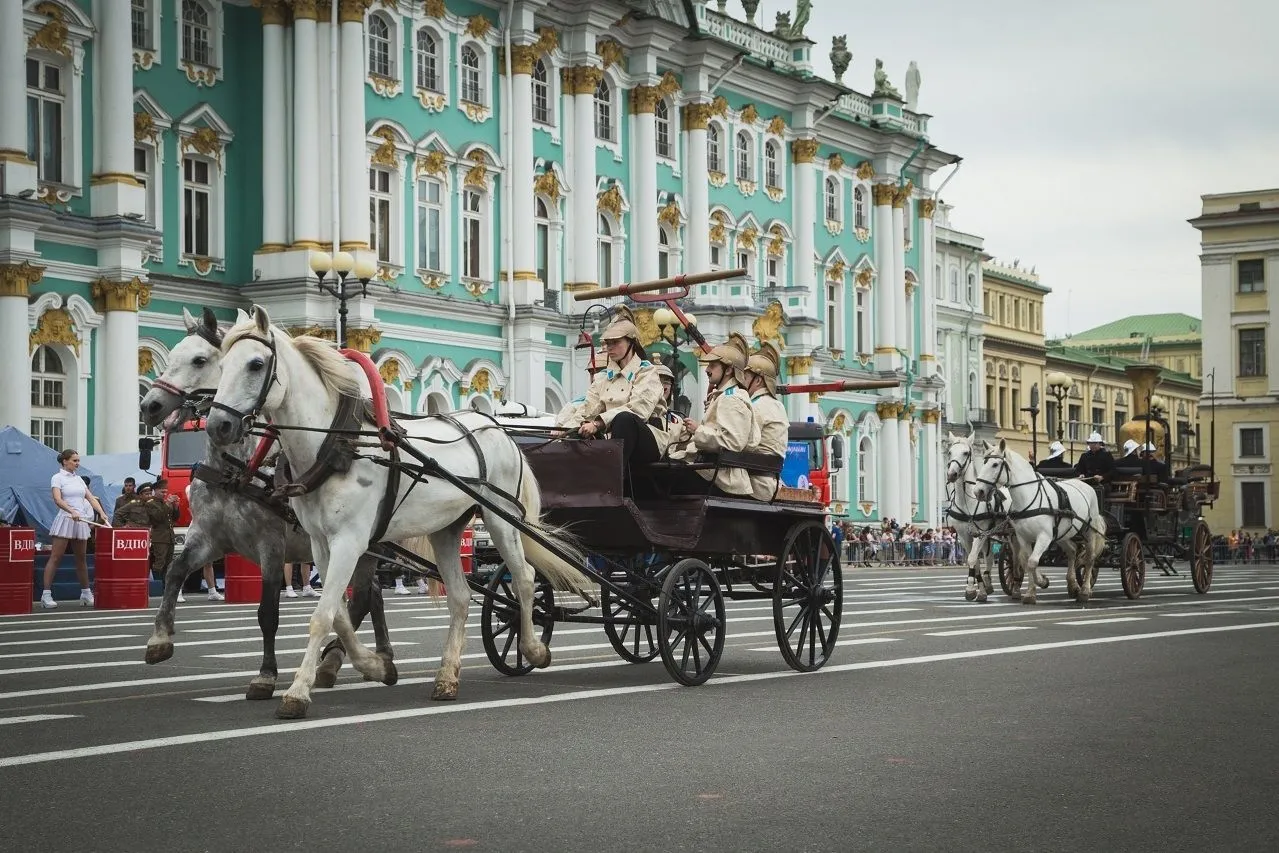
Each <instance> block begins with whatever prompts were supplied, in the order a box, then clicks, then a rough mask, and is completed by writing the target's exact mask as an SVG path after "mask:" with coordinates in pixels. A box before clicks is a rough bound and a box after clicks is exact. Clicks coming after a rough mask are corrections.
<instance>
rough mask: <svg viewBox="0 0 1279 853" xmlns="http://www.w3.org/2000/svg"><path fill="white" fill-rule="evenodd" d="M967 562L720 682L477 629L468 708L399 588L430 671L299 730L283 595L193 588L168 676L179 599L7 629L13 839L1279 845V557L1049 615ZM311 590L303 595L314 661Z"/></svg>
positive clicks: (3, 680) (492, 844)
mask: <svg viewBox="0 0 1279 853" xmlns="http://www.w3.org/2000/svg"><path fill="white" fill-rule="evenodd" d="M962 582H963V573H962V571H957V570H955V569H953V568H952V569H930V570H902V569H894V570H889V569H877V570H856V571H848V572H847V573H846V585H845V599H846V601H845V610H844V627H843V629H842V632H841V635H840V645H839V648H838V649H837V651H836V653H835V655H834V657H833V659H832V661H831V663H830V664H829V665H828V666H827V667H826V668H825V669H824V670H822V671H821V672H819V673H816V674H811V675H797V674H795V673H792V672H791V671H790V670H789V669H787V668H786V667H785V664H784V663H783V662H782V660H781V657H780V655H779V654H778V651H777V649H776V647H775V645H774V640H773V637H772V621H771V615H770V611H769V609H768V605H767V604H766V603H765V602H739V603H730V605H729V609H730V613H729V632H730V636H729V640H728V645H727V648H726V650H725V653H724V658H723V661H722V663H721V665H720V668H719V671H718V674H717V675H716V677H715V678H713V679H712V680H711V681H710V682H709V683H707V684H706V685H704V686H702V687H697V688H688V687H678V686H676V685H674V684H673V683H672V682H671V681H670V680H669V678H668V677H667V675H666V672H665V670H664V668H663V667H662V665H661V663H660V662H654V663H651V664H646V665H627V664H622V663H620V662H619V661H618V660H617V658H616V657H615V655H614V654H613V652H612V651H611V649H610V648H609V647H608V645H607V641H606V639H605V638H604V636H603V632H602V631H601V630H600V629H599V628H598V627H596V626H563V627H562V628H561V629H560V630H557V631H556V632H555V637H554V639H553V641H552V650H553V651H554V652H555V663H554V664H553V665H552V667H551V668H550V669H549V670H545V671H541V672H537V673H535V674H533V675H531V676H528V677H525V678H506V677H503V676H500V675H498V674H497V673H496V672H495V671H494V670H493V669H491V668H490V667H489V665H488V664H487V662H486V661H485V660H484V657H483V651H482V649H481V647H480V644H479V641H478V639H473V640H472V641H471V642H470V643H469V644H468V649H467V653H468V658H467V665H468V666H469V668H468V669H464V670H463V673H462V692H461V696H460V699H459V701H458V702H454V703H433V702H430V701H429V700H428V696H429V693H430V688H431V683H430V682H431V675H432V673H433V666H434V661H435V655H437V654H438V652H439V644H440V641H441V640H442V637H443V630H442V629H443V626H444V623H445V616H444V612H443V608H442V605H438V604H435V603H433V602H431V601H428V600H427V599H425V598H422V597H419V596H416V595H415V596H411V597H396V596H389V597H388V609H389V610H390V612H391V615H390V619H391V625H392V631H393V638H394V640H395V642H396V651H397V659H398V661H399V664H400V674H401V681H400V683H399V684H398V685H397V686H395V687H392V688H387V687H384V686H382V685H371V684H367V683H365V682H363V681H362V680H361V677H360V676H359V675H358V674H356V673H354V672H352V671H351V670H350V669H349V668H348V669H345V670H344V672H343V675H342V677H341V679H340V681H339V686H338V688H337V689H335V690H331V691H317V693H316V699H315V703H314V705H313V706H312V708H311V712H310V716H309V717H308V719H307V720H305V721H301V722H292V723H286V722H279V721H276V720H275V719H274V716H273V715H274V710H275V705H276V703H275V702H274V701H272V702H247V701H244V700H243V699H242V698H240V697H241V696H242V695H243V688H244V686H245V685H246V684H247V682H248V680H249V678H250V677H251V676H252V674H254V673H255V672H256V669H257V662H258V650H259V643H258V638H257V630H256V623H255V620H254V615H253V608H252V607H251V606H232V605H225V604H206V603H205V602H204V601H203V600H199V601H197V599H196V597H192V599H191V603H189V604H186V605H180V606H179V610H178V619H179V622H178V629H179V633H178V635H177V643H178V645H177V653H176V655H175V656H174V658H173V659H172V660H170V661H168V662H165V663H162V664H159V665H157V666H153V667H148V666H146V665H145V664H143V663H142V648H143V645H144V643H145V641H146V637H147V636H148V634H149V633H150V631H149V623H150V618H151V615H150V613H149V612H148V613H143V612H94V611H86V610H80V609H72V608H70V607H67V606H63V607H62V608H59V609H58V610H57V611H54V612H48V613H38V614H32V615H30V616H21V617H8V618H4V619H0V792H2V793H0V796H2V797H3V802H4V805H5V813H6V816H7V820H6V821H5V826H4V828H3V830H0V832H2V833H3V834H2V835H0V850H15V851H24V853H25V851H33V853H34V851H41V850H59V851H81V850H85V851H99V850H101V851H116V850H127V851H140V850H164V851H188V850H209V851H232V850H234V851H240V850H249V851H257V850H272V851H277V850H306V851H316V850H335V851H336V850H341V851H359V850H378V851H383V850H384V851H400V850H404V851H410V850H412V851H423V850H448V849H475V850H493V851H498V850H500V851H524V850H528V851H600V850H626V851H629V850H636V851H639V850H644V851H648V850H654V851H658V850H660V851H685V850H689V851H710V850H715V851H719V850H724V851H766V850H768V851H771V850H782V851H850V850H887V851H905V850H921V851H937V850H947V851H949V850H974V851H976V850H1087V849H1100V850H1125V851H1136V850H1159V851H1170V850H1195V851H1200V850H1208V849H1212V850H1214V851H1226V850H1273V849H1276V847H1277V846H1279V818H1276V817H1275V809H1274V803H1275V802H1276V799H1277V797H1279V769H1277V767H1276V763H1277V759H1279V727H1277V726H1276V725H1275V723H1274V719H1275V715H1274V711H1273V710H1272V709H1273V708H1274V706H1275V705H1276V703H1277V702H1279V686H1277V685H1276V683H1275V677H1274V673H1275V663H1274V662H1275V660H1276V658H1279V567H1267V566H1260V567H1246V568H1244V567H1229V566H1226V567H1219V568H1218V570H1217V575H1216V578H1215V581H1214V585H1213V589H1212V591H1211V592H1210V593H1209V594H1208V595H1206V596H1199V595H1195V594H1194V592H1193V591H1192V588H1191V584H1190V580H1189V578H1188V577H1186V576H1185V574H1184V572H1183V575H1182V577H1179V578H1163V577H1160V576H1158V575H1156V576H1153V577H1150V578H1149V579H1148V582H1147V588H1146V594H1145V596H1144V597H1143V598H1142V599H1141V600H1140V601H1137V602H1129V601H1127V600H1126V599H1125V598H1124V597H1123V594H1122V592H1121V591H1120V588H1119V583H1118V578H1117V576H1116V575H1115V574H1114V573H1113V572H1110V571H1103V575H1102V579H1101V581H1100V582H1099V584H1098V598H1097V599H1095V600H1094V602H1093V603H1092V604H1090V605H1089V606H1088V607H1087V608H1086V609H1081V608H1080V607H1079V606H1078V605H1075V604H1074V603H1071V602H1068V601H1067V600H1066V598H1065V590H1064V582H1063V579H1062V577H1061V574H1060V572H1059V571H1054V573H1053V587H1052V588H1051V589H1049V590H1048V591H1046V592H1043V593H1041V595H1040V603H1039V605H1038V606H1037V607H1036V608H1033V609H1032V608H1029V607H1024V606H1022V605H1019V604H1016V603H1012V602H1008V601H1006V600H1005V599H1004V598H1003V596H1002V595H1000V594H999V593H998V590H997V591H996V594H995V595H994V596H992V597H991V601H990V602H989V603H987V604H977V603H967V602H965V601H964V600H963V597H962V586H963V583H962ZM310 607H311V602H308V601H306V600H304V599H299V600H297V601H291V600H290V601H286V602H285V604H284V614H285V615H284V619H283V624H282V628H281V636H282V640H281V642H280V646H279V647H280V649H282V655H281V661H282V665H284V666H285V667H290V666H293V665H295V664H296V662H297V661H298V660H300V654H301V649H302V645H303V643H304V638H305V632H306V628H305V624H306V617H307V615H308V614H309V612H310ZM478 617H479V608H478V606H476V607H474V608H473V609H472V623H473V625H477V624H478ZM470 633H471V634H472V635H473V636H474V637H476V638H477V637H478V630H473V631H472V632H470ZM286 684H287V679H285V680H284V681H282V686H281V688H280V692H282V691H283V689H284V685H286ZM277 695H278V693H277Z"/></svg>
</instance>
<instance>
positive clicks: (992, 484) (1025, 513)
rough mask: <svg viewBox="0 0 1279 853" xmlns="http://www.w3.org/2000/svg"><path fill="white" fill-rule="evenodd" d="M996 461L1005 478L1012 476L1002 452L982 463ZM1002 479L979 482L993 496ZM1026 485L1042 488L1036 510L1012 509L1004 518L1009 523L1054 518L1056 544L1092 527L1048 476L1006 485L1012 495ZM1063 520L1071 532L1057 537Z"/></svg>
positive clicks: (996, 477)
mask: <svg viewBox="0 0 1279 853" xmlns="http://www.w3.org/2000/svg"><path fill="white" fill-rule="evenodd" d="M992 459H998V460H999V466H1000V471H1001V473H1002V474H1003V475H1004V476H1005V478H1008V477H1009V476H1010V471H1009V469H1008V461H1007V460H1006V459H1005V458H1004V457H1003V456H1001V455H1000V454H998V453H993V454H989V455H987V456H986V457H985V458H984V459H983V460H982V461H983V462H989V461H990V460H992ZM999 477H1000V475H999V474H996V475H995V478H994V480H987V479H984V478H982V477H978V478H977V482H979V483H981V484H982V485H983V486H987V487H989V488H990V490H991V493H992V494H993V493H994V492H995V488H996V486H997V485H998V481H999ZM1045 484H1047V485H1048V486H1049V487H1050V488H1051V489H1052V490H1053V494H1054V496H1055V497H1056V499H1057V505H1056V506H1053V503H1052V501H1051V500H1049V499H1048V495H1047V494H1046V493H1045V492H1044V485H1045ZM1023 486H1036V487H1037V488H1038V490H1039V493H1038V494H1037V495H1036V496H1035V505H1034V506H1033V507H1031V506H1027V507H1025V508H1023V509H1020V510H1013V509H1011V508H1009V510H1008V511H1007V512H1006V513H1004V517H1005V518H1007V519H1008V520H1010V521H1021V520H1023V519H1027V518H1033V517H1035V516H1039V515H1049V516H1052V519H1053V540H1052V541H1053V542H1054V543H1055V542H1064V541H1066V540H1067V539H1074V538H1076V537H1078V536H1080V535H1082V534H1083V532H1084V530H1085V529H1087V528H1088V526H1089V520H1088V519H1086V518H1083V517H1081V516H1080V515H1079V514H1078V513H1077V512H1075V511H1074V510H1073V509H1071V508H1070V507H1071V503H1070V496H1069V495H1067V494H1066V490H1065V489H1063V488H1062V487H1061V485H1060V484H1059V483H1058V482H1057V481H1056V480H1050V479H1048V478H1046V477H1041V476H1039V475H1038V474H1036V475H1035V479H1033V480H1026V481H1025V482H1021V483H1005V487H1006V488H1007V489H1008V491H1009V492H1012V490H1013V489H1019V488H1022V487H1023ZM1063 521H1064V522H1067V523H1069V525H1070V529H1069V531H1068V532H1067V533H1065V534H1063V535H1061V536H1058V535H1056V531H1057V525H1058V524H1060V523H1061V522H1063ZM1076 523H1078V524H1079V528H1078V529H1077V530H1076V529H1075V524H1076Z"/></svg>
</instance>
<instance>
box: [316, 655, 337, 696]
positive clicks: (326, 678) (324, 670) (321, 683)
mask: <svg viewBox="0 0 1279 853" xmlns="http://www.w3.org/2000/svg"><path fill="white" fill-rule="evenodd" d="M341 668H342V653H341V652H340V651H336V650H331V651H329V652H328V653H326V654H325V655H324V657H323V658H321V659H320V665H319V666H317V667H316V668H315V686H316V687H320V688H323V689H325V690H327V689H329V688H330V687H333V686H334V685H335V684H337V683H338V670H340V669H341Z"/></svg>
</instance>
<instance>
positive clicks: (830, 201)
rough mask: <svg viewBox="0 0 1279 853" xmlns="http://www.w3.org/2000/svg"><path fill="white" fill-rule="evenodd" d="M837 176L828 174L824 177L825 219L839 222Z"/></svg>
mask: <svg viewBox="0 0 1279 853" xmlns="http://www.w3.org/2000/svg"><path fill="white" fill-rule="evenodd" d="M839 206H840V205H839V178H837V177H835V176H834V175H828V176H827V178H826V221H827V222H839V221H840V220H841V217H840V215H839V214H840V210H839Z"/></svg>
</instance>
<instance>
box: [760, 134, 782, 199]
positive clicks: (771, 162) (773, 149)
mask: <svg viewBox="0 0 1279 853" xmlns="http://www.w3.org/2000/svg"><path fill="white" fill-rule="evenodd" d="M777 164H778V156H777V143H775V142H773V141H772V140H769V141H768V142H766V143H764V186H766V187H768V188H769V189H781V186H782V181H781V172H780V170H779V169H778V167H777Z"/></svg>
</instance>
